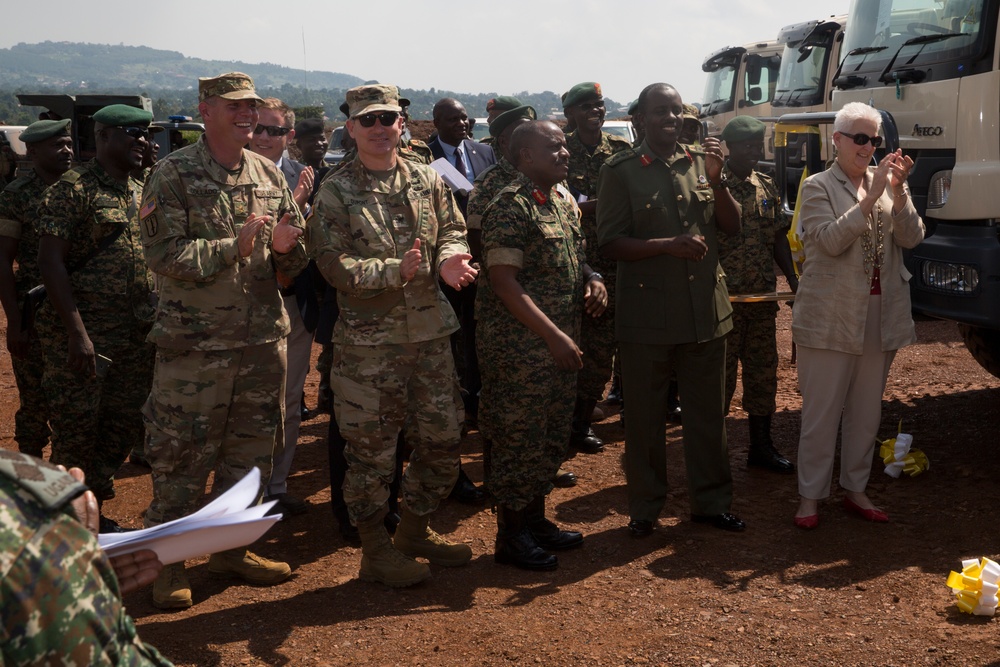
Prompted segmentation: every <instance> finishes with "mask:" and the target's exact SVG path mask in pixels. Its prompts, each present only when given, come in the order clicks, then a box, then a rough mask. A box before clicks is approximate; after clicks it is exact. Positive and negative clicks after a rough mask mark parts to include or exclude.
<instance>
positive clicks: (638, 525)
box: [628, 519, 656, 537]
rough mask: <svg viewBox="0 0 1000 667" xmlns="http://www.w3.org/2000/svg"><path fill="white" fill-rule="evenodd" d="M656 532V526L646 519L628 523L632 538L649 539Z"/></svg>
mask: <svg viewBox="0 0 1000 667" xmlns="http://www.w3.org/2000/svg"><path fill="white" fill-rule="evenodd" d="M654 530H656V524H654V523H653V522H652V521H646V520H645V519H632V520H631V521H629V522H628V532H629V533H631V534H632V537H648V536H650V535H652V534H653V531H654Z"/></svg>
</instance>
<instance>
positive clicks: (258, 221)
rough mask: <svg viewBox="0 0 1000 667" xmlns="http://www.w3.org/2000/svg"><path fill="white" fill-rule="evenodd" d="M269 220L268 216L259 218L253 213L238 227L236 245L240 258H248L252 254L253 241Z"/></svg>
mask: <svg viewBox="0 0 1000 667" xmlns="http://www.w3.org/2000/svg"><path fill="white" fill-rule="evenodd" d="M270 219H271V216H269V215H262V216H260V217H259V218H258V217H257V215H256V214H255V213H251V214H250V215H249V216H247V221H246V222H244V223H243V226H242V227H240V233H239V234H238V235H237V236H236V245H237V247H239V250H240V257H249V256H250V253H252V252H253V244H254V241H256V240H257V235H258V234H260V230H262V229H264V223H266V222H267V221H268V220H270Z"/></svg>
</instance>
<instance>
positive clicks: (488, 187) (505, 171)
mask: <svg viewBox="0 0 1000 667" xmlns="http://www.w3.org/2000/svg"><path fill="white" fill-rule="evenodd" d="M497 154H498V155H499V153H497ZM518 176H520V172H518V170H517V169H515V168H514V165H512V164H511V163H510V162H508V161H507V159H506V158H505V157H503V156H502V155H500V157H499V159H498V160H497V161H496V162H495V163H494V164H491V165H490V166H489V167H487V168H486V169H484V170H483V171H481V172H479V175H478V176H476V182H475V187H474V188H473V189H472V194H470V195H469V205H468V207H467V208H466V213H467V214H468V216H467V218H466V221H465V224H466V227H468V228H469V229H482V227H483V214H484V213H486V207H487V206H489V205H490V202H491V201H493V198H494V197H496V196H497V195H498V194H499V193H500V191H501V190H503V189H504V188H505V187H507V186H508V185H510V183H511V181H513V180H514V179H516V178H517V177H518Z"/></svg>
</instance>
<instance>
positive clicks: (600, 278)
mask: <svg viewBox="0 0 1000 667" xmlns="http://www.w3.org/2000/svg"><path fill="white" fill-rule="evenodd" d="M594 278H597V279H598V280H600V281H601V282H602V283H603V282H604V276H602V275H601V274H600V273H598V272H597V271H593V272H591V274H590V277H589V278H587V282H588V283H589V282H590V281H591V280H593V279H594Z"/></svg>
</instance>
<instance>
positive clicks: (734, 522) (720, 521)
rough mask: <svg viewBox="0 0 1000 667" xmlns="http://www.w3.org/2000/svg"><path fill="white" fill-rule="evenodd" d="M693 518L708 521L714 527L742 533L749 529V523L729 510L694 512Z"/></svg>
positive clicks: (700, 521)
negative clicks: (711, 512)
mask: <svg viewBox="0 0 1000 667" xmlns="http://www.w3.org/2000/svg"><path fill="white" fill-rule="evenodd" d="M691 520H692V521H694V522H695V523H707V524H709V525H710V526H712V527H714V528H718V529H719V530H728V531H730V532H733V533H742V532H743V531H744V530H746V529H747V525H746V524H745V523H743V520H742V519H740V518H739V517H738V516H736V515H735V514H730V513H729V512H723V513H722V514H714V515H713V514H692V515H691Z"/></svg>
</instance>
